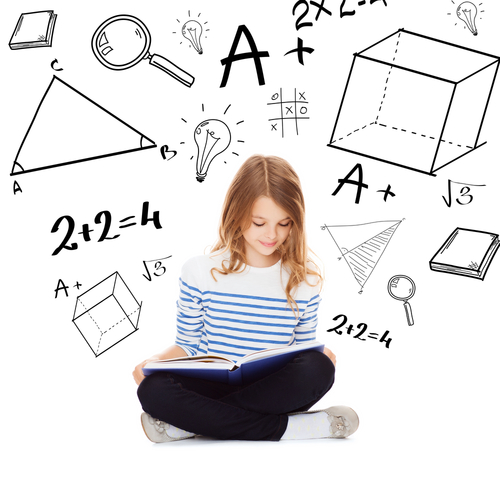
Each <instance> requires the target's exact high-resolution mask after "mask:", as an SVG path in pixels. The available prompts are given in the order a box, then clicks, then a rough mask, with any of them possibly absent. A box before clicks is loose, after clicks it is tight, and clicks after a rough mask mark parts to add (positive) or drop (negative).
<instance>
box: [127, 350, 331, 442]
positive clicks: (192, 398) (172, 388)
mask: <svg viewBox="0 0 500 500" xmlns="http://www.w3.org/2000/svg"><path fill="white" fill-rule="evenodd" d="M334 380H335V366H334V365H333V363H332V362H331V360H330V358H328V356H326V355H325V354H323V353H322V352H318V351H306V352H303V353H300V354H298V355H297V356H296V357H295V358H294V359H293V360H292V361H290V362H289V363H288V364H287V365H286V366H285V367H283V368H282V369H281V370H278V371H277V372H275V373H273V374H271V375H269V376H267V377H264V378H262V379H260V380H258V381H257V382H253V383H251V384H247V385H243V386H241V385H240V386H237V385H229V384H224V383H220V382H210V381H207V380H201V379H195V378H192V377H185V376H182V375H176V374H174V373H168V372H156V373H154V374H152V375H149V376H148V377H146V378H145V379H144V380H143V381H142V382H141V384H140V385H139V388H138V390H137V395H138V396H139V400H140V402H141V404H142V408H143V410H144V411H145V412H146V413H149V414H150V415H151V416H152V417H154V418H157V419H159V420H162V421H163V422H167V423H169V424H171V425H174V426H175V427H179V428H180V429H184V430H185V431H189V432H193V433H195V434H199V435H202V436H207V437H212V438H217V439H240V440H252V441H257V440H265V441H279V440H280V439H281V436H283V434H284V432H285V430H286V427H287V424H288V416H287V415H286V414H287V413H293V412H298V411H306V410H308V409H309V408H311V407H312V406H313V405H314V404H315V403H316V402H318V401H319V400H320V399H321V398H322V397H323V396H324V395H325V394H326V393H327V392H328V391H329V390H330V388H331V387H332V385H333V382H334Z"/></svg>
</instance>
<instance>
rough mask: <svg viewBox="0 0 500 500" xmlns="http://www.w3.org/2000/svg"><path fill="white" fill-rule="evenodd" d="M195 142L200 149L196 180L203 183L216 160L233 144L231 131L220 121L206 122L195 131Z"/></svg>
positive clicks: (197, 159)
mask: <svg viewBox="0 0 500 500" xmlns="http://www.w3.org/2000/svg"><path fill="white" fill-rule="evenodd" d="M194 141H195V142H196V146H197V147H198V157H197V158H196V180H197V181H198V182H203V181H204V180H205V177H206V176H207V172H208V168H209V167H210V164H211V163H212V161H213V160H214V158H215V157H216V156H218V155H220V154H221V153H222V152H224V151H225V150H226V149H227V148H228V147H229V144H231V131H230V130H229V128H228V126H227V125H226V124H225V123H224V122H222V121H220V120H213V119H211V120H204V121H202V122H201V123H200V124H199V125H198V126H197V127H196V128H195V130H194Z"/></svg>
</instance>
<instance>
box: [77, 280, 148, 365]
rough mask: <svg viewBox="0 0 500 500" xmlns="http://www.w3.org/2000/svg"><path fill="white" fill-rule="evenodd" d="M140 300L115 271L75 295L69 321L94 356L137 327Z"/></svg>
mask: <svg viewBox="0 0 500 500" xmlns="http://www.w3.org/2000/svg"><path fill="white" fill-rule="evenodd" d="M140 312H141V304H139V303H138V302H137V300H136V299H135V297H134V296H133V294H132V292H131V291H130V289H129V288H128V287H127V285H126V284H125V282H124V281H123V279H122V277H121V276H120V275H119V274H118V272H115V273H113V274H112V275H111V276H108V277H107V278H106V279H104V280H102V281H101V282H100V283H98V284H97V285H95V286H93V287H92V288H91V289H90V290H87V291H86V292H85V293H83V294H82V295H80V296H79V297H77V299H76V305H75V312H74V314H73V323H74V324H75V325H76V327H77V328H78V330H79V331H80V333H81V334H82V336H83V338H84V339H85V341H86V342H87V344H88V345H89V347H90V348H91V349H92V352H93V353H94V355H95V356H96V357H97V356H99V355H100V354H102V353H103V352H105V351H107V350H108V349H110V348H111V347H113V346H114V345H116V344H117V343H118V342H120V341H121V340H123V339H124V338H125V337H128V336H129V335H131V334H132V333H134V332H135V331H136V330H137V329H138V323H139V315H140Z"/></svg>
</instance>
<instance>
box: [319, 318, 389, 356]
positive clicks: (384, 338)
mask: <svg viewBox="0 0 500 500" xmlns="http://www.w3.org/2000/svg"><path fill="white" fill-rule="evenodd" d="M338 320H340V323H339V324H338V325H335V326H334V327H332V328H329V329H328V330H327V332H335V333H336V334H337V335H342V334H343V333H344V331H343V330H342V327H343V326H344V325H345V324H346V323H347V316H346V315H345V314H337V316H335V317H334V318H333V321H338ZM356 328H357V329H358V330H359V331H358V332H357V333H356V335H353V336H352V338H353V339H358V340H361V341H362V342H365V341H366V339H365V338H363V334H364V333H365V332H366V330H368V325H367V324H366V323H358V325H357V327H356ZM353 332H354V326H353V325H349V326H348V327H347V328H346V333H347V335H351V333H353ZM388 335H389V330H386V331H385V333H384V334H383V335H382V336H381V337H380V339H378V341H379V342H383V343H385V347H387V349H389V344H390V343H391V341H392V339H388V338H387V336H388ZM377 337H378V333H376V332H369V333H368V334H367V338H369V339H375V340H377Z"/></svg>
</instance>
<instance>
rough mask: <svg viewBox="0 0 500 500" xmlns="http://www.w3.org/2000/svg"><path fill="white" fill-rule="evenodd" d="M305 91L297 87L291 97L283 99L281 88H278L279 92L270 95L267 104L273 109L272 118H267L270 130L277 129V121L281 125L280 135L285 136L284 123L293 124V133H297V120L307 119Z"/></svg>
mask: <svg viewBox="0 0 500 500" xmlns="http://www.w3.org/2000/svg"><path fill="white" fill-rule="evenodd" d="M305 94H306V93H305V92H300V91H299V92H298V98H297V89H294V90H293V99H291V100H288V101H283V90H282V89H281V88H280V91H279V93H278V92H276V93H274V94H273V95H272V96H271V102H268V103H267V105H268V106H271V109H272V111H273V118H269V122H270V124H271V131H276V132H277V131H278V128H277V127H278V123H279V124H280V125H281V137H285V123H286V122H288V123H291V124H292V125H295V134H296V135H299V121H300V120H309V117H308V116H306V114H307V112H308V109H307V105H308V104H309V102H308V101H307V100H306V96H305Z"/></svg>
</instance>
